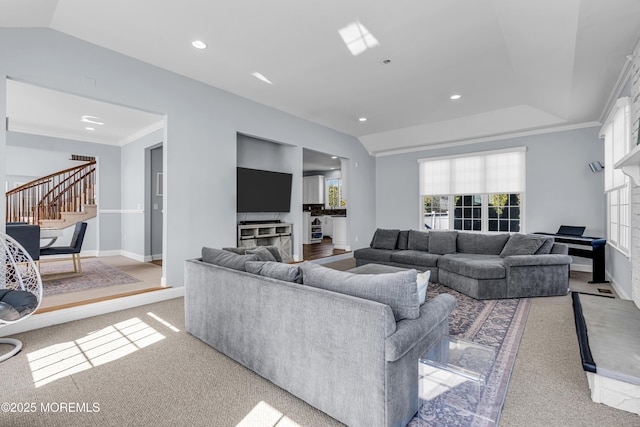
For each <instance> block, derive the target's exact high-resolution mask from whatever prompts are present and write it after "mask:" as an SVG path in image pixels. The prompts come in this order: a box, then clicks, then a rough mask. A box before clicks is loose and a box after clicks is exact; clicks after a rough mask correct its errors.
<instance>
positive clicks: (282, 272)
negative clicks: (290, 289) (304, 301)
mask: <svg viewBox="0 0 640 427" xmlns="http://www.w3.org/2000/svg"><path fill="white" fill-rule="evenodd" d="M245 265H246V267H247V271H248V272H249V273H253V274H258V275H260V276H266V277H271V278H272V279H278V280H284V281H286V282H292V283H302V271H300V267H298V266H297V265H294V264H283V263H281V262H274V261H247V263H246V264H245Z"/></svg>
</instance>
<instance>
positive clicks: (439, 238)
mask: <svg viewBox="0 0 640 427" xmlns="http://www.w3.org/2000/svg"><path fill="white" fill-rule="evenodd" d="M457 238H458V232H457V231H430V232H429V252H430V253H432V254H439V255H444V254H455V253H456V240H457Z"/></svg>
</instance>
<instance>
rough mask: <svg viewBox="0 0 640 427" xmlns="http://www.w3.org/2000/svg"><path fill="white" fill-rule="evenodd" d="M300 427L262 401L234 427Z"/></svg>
mask: <svg viewBox="0 0 640 427" xmlns="http://www.w3.org/2000/svg"><path fill="white" fill-rule="evenodd" d="M275 426H278V427H300V425H299V424H298V423H296V422H295V421H292V420H291V419H290V418H288V417H287V416H285V415H284V414H283V413H282V412H280V411H278V410H277V409H275V408H274V407H273V406H271V405H269V404H268V403H267V402H265V401H264V400H263V401H261V402H259V403H258V404H257V405H256V406H254V407H253V409H252V410H251V412H249V413H248V414H247V416H246V417H244V418H243V419H242V421H240V422H239V423H238V424H237V425H236V427H275Z"/></svg>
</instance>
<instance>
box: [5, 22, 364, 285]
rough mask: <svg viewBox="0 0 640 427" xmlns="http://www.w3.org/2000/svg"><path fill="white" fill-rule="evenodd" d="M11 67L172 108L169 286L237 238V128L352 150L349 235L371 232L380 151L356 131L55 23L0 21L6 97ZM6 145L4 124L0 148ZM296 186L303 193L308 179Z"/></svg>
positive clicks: (54, 84) (340, 151)
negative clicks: (374, 152)
mask: <svg viewBox="0 0 640 427" xmlns="http://www.w3.org/2000/svg"><path fill="white" fill-rule="evenodd" d="M251 71H252V70H247V79H251V77H250V76H249V73H250V72H251ZM6 76H8V77H9V78H14V79H18V80H23V81H26V82H28V83H31V84H36V85H41V86H44V87H47V88H51V89H54V90H59V91H63V92H68V93H71V94H75V95H79V96H86V97H91V98H95V99H98V100H102V101H106V102H112V103H116V104H120V105H124V106H128V107H132V108H137V109H141V110H144V111H149V112H153V113H156V114H161V115H166V134H165V138H164V148H165V151H164V154H165V156H164V159H163V161H164V165H163V169H164V174H165V180H166V187H165V194H166V196H165V197H164V200H163V203H164V206H163V209H164V213H165V218H164V219H165V221H164V230H163V232H164V242H163V253H164V257H165V258H164V259H165V261H166V262H165V263H163V268H166V271H165V277H166V283H167V284H168V285H170V286H182V285H183V263H184V260H185V259H189V258H194V257H198V256H200V251H201V248H202V246H211V247H222V246H231V245H233V244H235V240H236V209H235V206H236V202H235V174H236V135H237V133H242V134H246V135H253V136H257V137H260V138H263V139H266V140H271V141H278V142H282V143H284V144H289V145H292V146H297V147H301V148H310V149H313V150H316V151H322V152H330V153H333V154H335V155H337V156H339V157H343V158H347V159H349V162H350V168H349V184H348V186H349V195H350V196H349V200H348V202H349V206H348V208H349V217H348V221H349V230H350V233H351V236H349V240H351V239H355V237H360V239H361V240H362V239H364V240H365V241H367V242H368V239H370V236H371V231H372V230H373V228H374V224H375V221H374V216H373V214H372V213H373V212H374V190H373V187H372V185H371V183H372V182H373V181H374V178H375V175H374V171H375V161H374V159H373V158H372V157H371V156H369V154H368V153H367V152H366V150H365V149H364V147H363V146H362V144H360V142H359V141H358V140H357V139H356V138H353V137H351V136H348V135H345V134H343V133H340V132H337V131H334V130H332V129H329V128H326V127H324V126H320V125H317V124H314V123H311V122H308V121H305V120H302V119H300V118H298V117H295V116H293V115H290V114H287V113H284V112H282V111H279V110H275V109H272V108H269V107H266V106H264V105H262V104H258V103H256V102H252V101H249V100H247V99H245V98H241V97H239V96H236V95H233V94H230V93H228V92H225V91H222V90H219V89H216V88H213V87H211V86H207V85H204V84H202V83H199V82H196V81H193V80H190V79H187V78H185V77H182V76H179V75H177V74H174V73H171V72H169V71H165V70H162V69H159V68H157V67H153V66H151V65H149V64H146V63H143V62H141V61H138V60H135V59H132V58H129V57H126V56H124V55H121V54H119V53H116V52H113V51H109V50H107V49H103V48H100V47H97V46H95V45H92V44H91V43H87V42H84V41H81V40H78V39H76V38H73V37H70V36H68V35H65V34H62V33H59V32H57V31H54V30H50V29H21V28H0V81H1V82H2V83H0V100H2V99H5V100H6V84H5V82H4V78H5V77H6ZM84 77H88V78H89V79H84ZM86 81H91V82H95V84H84V83H83V82H86ZM251 81H253V80H251ZM0 106H1V107H0V113H5V102H1V101H0ZM5 147H6V132H5V130H4V129H2V130H0V155H4V152H5V149H6V148H5ZM299 151H300V153H299V155H298V156H297V157H299V160H298V159H296V161H298V162H299V164H300V166H299V167H300V169H301V167H302V150H301V149H299ZM356 162H357V164H358V167H355V163H356ZM0 163H2V162H0ZM140 167H141V168H142V167H143V165H140ZM4 177H5V165H2V166H0V181H2V180H4ZM294 191H295V192H296V194H297V195H298V196H297V197H299V200H300V201H301V200H302V183H300V186H299V188H296V189H294ZM118 196H119V194H118ZM118 199H119V197H118ZM292 202H293V200H292ZM0 203H1V205H0V208H2V209H4V200H2V202H0ZM301 222H302V213H301V212H300V219H299V220H298V221H297V227H299V226H300V224H301ZM295 232H296V233H297V234H298V235H300V232H301V230H300V229H298V230H297V231H295ZM362 236H364V237H362Z"/></svg>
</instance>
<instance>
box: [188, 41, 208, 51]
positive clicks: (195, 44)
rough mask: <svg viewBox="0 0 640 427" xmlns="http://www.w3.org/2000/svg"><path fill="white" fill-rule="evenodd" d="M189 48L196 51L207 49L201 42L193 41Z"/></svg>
mask: <svg viewBox="0 0 640 427" xmlns="http://www.w3.org/2000/svg"><path fill="white" fill-rule="evenodd" d="M191 46H193V47H195V48H196V49H206V48H207V44H206V43H205V42H203V41H202V40H194V41H192V42H191Z"/></svg>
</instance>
